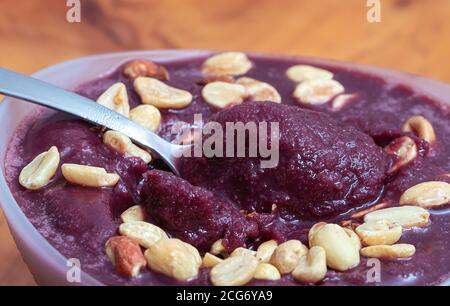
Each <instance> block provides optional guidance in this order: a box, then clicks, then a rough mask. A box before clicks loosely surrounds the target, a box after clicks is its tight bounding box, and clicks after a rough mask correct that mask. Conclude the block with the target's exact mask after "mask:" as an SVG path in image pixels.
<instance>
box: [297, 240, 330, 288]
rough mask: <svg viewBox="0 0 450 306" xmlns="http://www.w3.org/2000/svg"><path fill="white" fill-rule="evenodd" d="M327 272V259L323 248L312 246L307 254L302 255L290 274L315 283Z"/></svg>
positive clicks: (298, 278) (300, 279)
mask: <svg viewBox="0 0 450 306" xmlns="http://www.w3.org/2000/svg"><path fill="white" fill-rule="evenodd" d="M326 273H327V259H326V253H325V249H324V248H322V247H320V246H314V247H312V248H311V249H310V250H309V251H308V254H306V255H305V256H302V257H301V258H300V260H299V262H298V264H297V266H296V267H295V269H294V271H292V276H293V277H294V278H295V279H296V280H298V281H301V282H306V283H316V282H319V281H321V280H322V279H323V278H324V277H325V275H326Z"/></svg>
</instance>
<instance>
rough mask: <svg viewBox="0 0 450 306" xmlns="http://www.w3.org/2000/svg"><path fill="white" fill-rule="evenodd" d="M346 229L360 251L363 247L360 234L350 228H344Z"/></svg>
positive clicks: (354, 245)
mask: <svg viewBox="0 0 450 306" xmlns="http://www.w3.org/2000/svg"><path fill="white" fill-rule="evenodd" d="M344 231H345V233H347V235H348V237H349V238H350V240H351V241H352V244H353V247H354V248H355V249H357V250H358V251H359V250H360V249H361V240H360V239H359V237H358V235H357V234H356V233H355V232H354V231H353V230H352V229H350V228H344Z"/></svg>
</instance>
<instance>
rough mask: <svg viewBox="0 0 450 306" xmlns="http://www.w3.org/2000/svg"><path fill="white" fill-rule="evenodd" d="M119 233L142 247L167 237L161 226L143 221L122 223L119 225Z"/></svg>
mask: <svg viewBox="0 0 450 306" xmlns="http://www.w3.org/2000/svg"><path fill="white" fill-rule="evenodd" d="M119 233H120V234H121V235H123V236H127V237H129V238H131V239H133V240H134V241H136V242H137V243H139V244H140V245H141V246H143V247H144V248H149V247H150V246H152V245H154V244H155V243H156V242H158V241H160V240H163V239H168V238H169V237H168V236H167V234H166V232H164V231H163V230H162V229H161V228H159V227H157V226H156V225H153V224H151V223H147V222H143V221H129V222H125V223H122V224H121V225H120V226H119Z"/></svg>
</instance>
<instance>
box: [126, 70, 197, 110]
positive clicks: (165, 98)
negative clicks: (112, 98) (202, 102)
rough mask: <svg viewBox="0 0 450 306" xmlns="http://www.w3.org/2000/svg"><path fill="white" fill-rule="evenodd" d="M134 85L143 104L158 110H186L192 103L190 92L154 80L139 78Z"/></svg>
mask: <svg viewBox="0 0 450 306" xmlns="http://www.w3.org/2000/svg"><path fill="white" fill-rule="evenodd" d="M133 85H134V89H135V90H136V92H137V93H138V95H139V96H140V98H141V100H142V103H144V104H150V105H153V106H155V107H157V108H175V109H178V108H184V107H186V106H188V105H189V104H190V103H191V102H192V94H191V93H190V92H189V91H186V90H181V89H178V88H174V87H171V86H169V85H167V84H165V83H163V82H161V81H159V80H157V79H154V78H147V77H138V78H136V79H135V80H134V83H133Z"/></svg>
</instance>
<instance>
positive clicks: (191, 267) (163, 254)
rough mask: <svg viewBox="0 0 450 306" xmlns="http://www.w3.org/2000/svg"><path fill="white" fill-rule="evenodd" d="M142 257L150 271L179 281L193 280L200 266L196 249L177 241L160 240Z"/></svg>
mask: <svg viewBox="0 0 450 306" xmlns="http://www.w3.org/2000/svg"><path fill="white" fill-rule="evenodd" d="M144 255H145V258H146V259H147V264H148V266H149V268H150V269H152V270H154V271H157V272H159V273H162V274H164V275H167V276H169V277H172V278H175V279H177V280H179V281H188V280H191V279H193V278H195V277H196V276H197V275H198V272H199V269H200V266H201V264H202V258H201V257H200V254H199V253H198V251H197V249H196V248H194V247H193V246H192V245H190V244H188V243H185V242H183V241H181V240H179V239H161V240H159V241H157V242H156V243H154V244H152V245H151V246H150V247H149V248H148V250H146V251H145V253H144Z"/></svg>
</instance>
